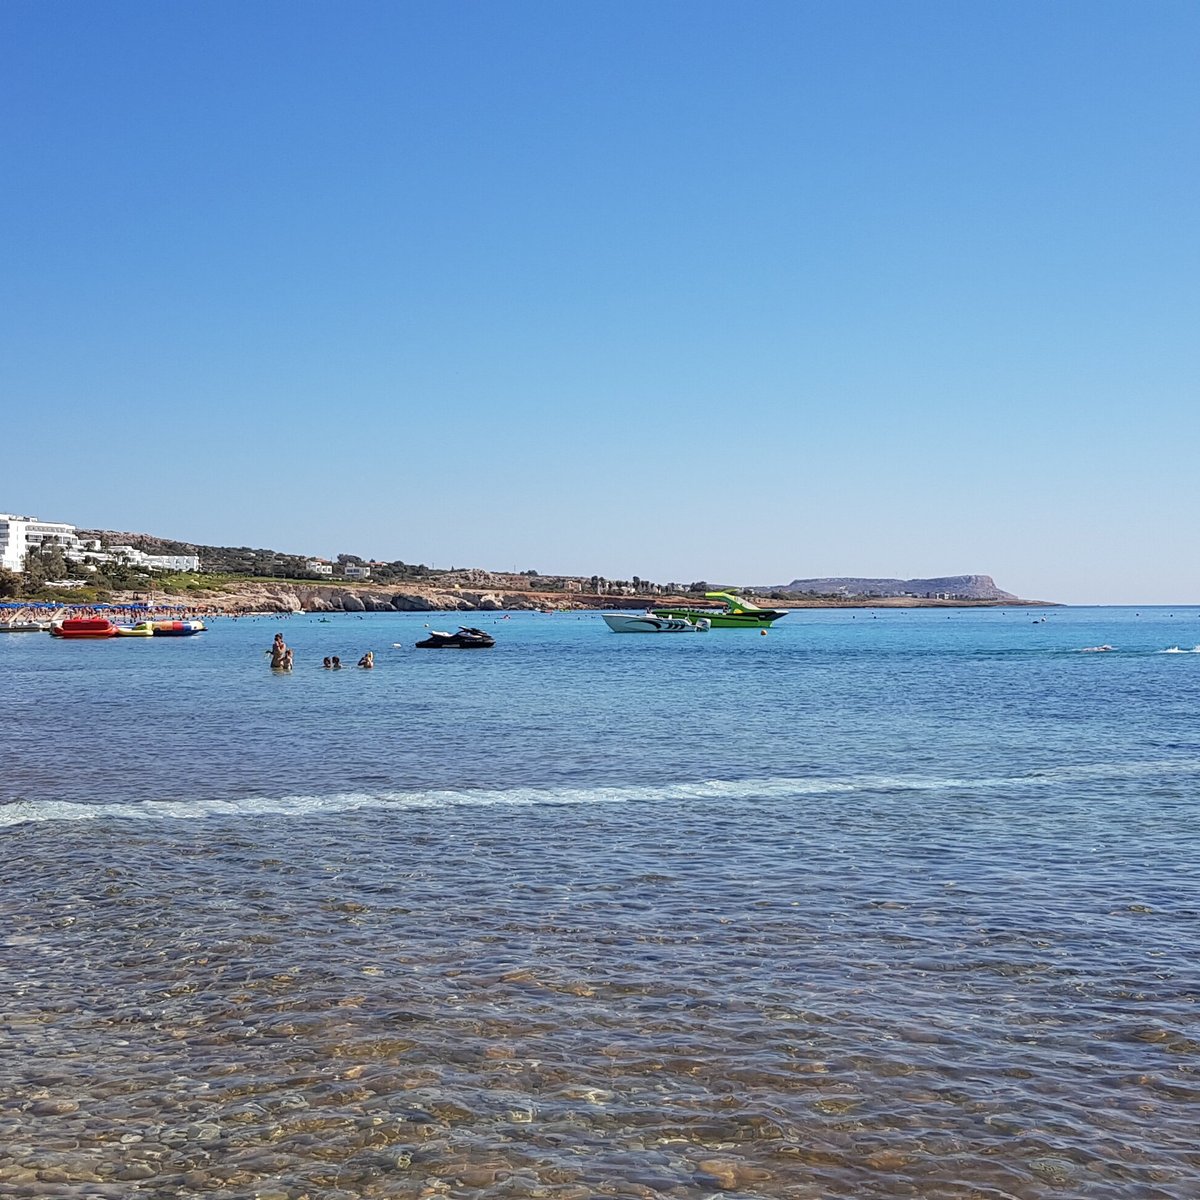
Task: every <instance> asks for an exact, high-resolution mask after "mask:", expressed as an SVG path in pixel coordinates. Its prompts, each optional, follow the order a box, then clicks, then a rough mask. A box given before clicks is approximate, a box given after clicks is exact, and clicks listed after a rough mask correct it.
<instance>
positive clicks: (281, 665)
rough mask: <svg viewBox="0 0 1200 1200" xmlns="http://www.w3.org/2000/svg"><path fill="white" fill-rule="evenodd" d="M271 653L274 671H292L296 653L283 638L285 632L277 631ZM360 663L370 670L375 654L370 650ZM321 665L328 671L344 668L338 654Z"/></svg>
mask: <svg viewBox="0 0 1200 1200" xmlns="http://www.w3.org/2000/svg"><path fill="white" fill-rule="evenodd" d="M268 653H269V654H270V655H271V670H272V671H290V670H291V669H292V664H293V662H294V661H295V654H294V653H293V651H292V648H291V647H290V646H289V645H288V644H287V643H286V642H285V641H284V640H283V634H282V633H277V634H276V635H275V640H274V641H273V642H272V643H271V649H270V650H269V651H268ZM358 665H359V666H360V667H362V669H363V670H364V671H370V670H373V669H374V666H375V654H374V652H373V651H371V650H368V651H367V652H366V654H364V655H363V656H362V658H360V659H359V660H358ZM321 666H322V667H323V668H324V669H325V670H326V671H340V670H341V669H342V660H341V659H340V658H339V657H338V656H337V655H336V654H334V655H332V656H330V657H327V658H325V659H324V660H323V661H322V663H321Z"/></svg>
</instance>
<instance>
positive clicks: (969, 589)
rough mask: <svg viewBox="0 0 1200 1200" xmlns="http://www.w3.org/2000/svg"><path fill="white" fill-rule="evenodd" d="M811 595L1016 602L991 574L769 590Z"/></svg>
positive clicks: (812, 582) (809, 582)
mask: <svg viewBox="0 0 1200 1200" xmlns="http://www.w3.org/2000/svg"><path fill="white" fill-rule="evenodd" d="M772 590H775V591H781V592H796V593H797V594H798V595H813V596H836V595H844V596H918V597H932V596H936V597H940V596H946V597H948V598H949V599H951V600H1016V599H1018V597H1017V596H1014V595H1013V594H1012V592H1005V591H1002V590H1001V589H1000V588H998V587H997V586H996V583H995V580H993V579H992V577H991V576H990V575H940V576H938V577H937V578H935V579H865V578H858V577H857V576H846V577H838V578H832V579H793V580H792V582H791V583H784V584H780V585H778V586H777V587H776V588H774V589H772Z"/></svg>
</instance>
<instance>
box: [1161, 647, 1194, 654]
mask: <svg viewBox="0 0 1200 1200" xmlns="http://www.w3.org/2000/svg"><path fill="white" fill-rule="evenodd" d="M1158 653H1159V654H1200V646H1193V647H1192V648H1191V649H1190V650H1184V649H1182V648H1181V647H1179V646H1168V647H1167V649H1165V650H1159V651H1158Z"/></svg>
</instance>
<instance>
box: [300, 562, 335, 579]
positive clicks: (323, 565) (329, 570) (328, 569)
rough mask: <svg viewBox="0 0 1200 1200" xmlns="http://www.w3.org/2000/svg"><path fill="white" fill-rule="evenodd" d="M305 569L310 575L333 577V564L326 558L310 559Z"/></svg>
mask: <svg viewBox="0 0 1200 1200" xmlns="http://www.w3.org/2000/svg"><path fill="white" fill-rule="evenodd" d="M304 569H305V570H306V571H307V572H308V573H309V574H310V575H332V574H333V563H331V562H329V560H328V559H324V558H310V559H309V560H308V562H306V563H305V564H304Z"/></svg>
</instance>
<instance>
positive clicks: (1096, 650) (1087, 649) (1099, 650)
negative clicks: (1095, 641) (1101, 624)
mask: <svg viewBox="0 0 1200 1200" xmlns="http://www.w3.org/2000/svg"><path fill="white" fill-rule="evenodd" d="M1115 649H1116V646H1110V645H1109V644H1108V643H1107V642H1106V643H1105V644H1104V645H1103V646H1084V648H1083V649H1082V650H1080V651H1079V653H1080V654H1104V653H1105V652H1106V651H1109V650H1115Z"/></svg>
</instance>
